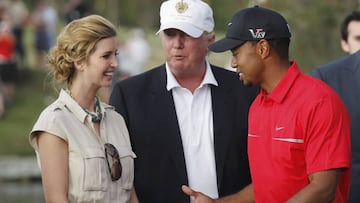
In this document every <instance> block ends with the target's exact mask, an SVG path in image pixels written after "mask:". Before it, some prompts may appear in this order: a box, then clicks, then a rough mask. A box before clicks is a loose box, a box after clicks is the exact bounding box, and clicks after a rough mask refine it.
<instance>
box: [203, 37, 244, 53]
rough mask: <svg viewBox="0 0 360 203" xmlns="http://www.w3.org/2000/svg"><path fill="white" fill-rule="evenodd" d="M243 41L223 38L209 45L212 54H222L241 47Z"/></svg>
mask: <svg viewBox="0 0 360 203" xmlns="http://www.w3.org/2000/svg"><path fill="white" fill-rule="evenodd" d="M244 42H245V41H244V40H239V39H231V38H223V39H220V40H218V41H217V42H214V43H212V44H210V45H209V49H210V51H212V52H217V53H218V52H224V51H228V50H231V49H234V48H236V47H238V46H240V45H242V44H243V43H244Z"/></svg>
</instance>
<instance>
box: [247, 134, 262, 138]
mask: <svg viewBox="0 0 360 203" xmlns="http://www.w3.org/2000/svg"><path fill="white" fill-rule="evenodd" d="M248 137H260V136H259V135H254V134H248Z"/></svg>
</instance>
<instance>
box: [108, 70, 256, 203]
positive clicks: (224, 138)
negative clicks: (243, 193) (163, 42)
mask: <svg viewBox="0 0 360 203" xmlns="http://www.w3.org/2000/svg"><path fill="white" fill-rule="evenodd" d="M211 69H212V71H213V73H214V76H215V78H216V80H217V82H218V84H219V86H211V95H212V109H213V120H214V121H213V122H214V123H213V126H214V150H215V162H216V171H217V183H218V192H219V196H225V195H229V194H233V193H236V192H238V191H239V190H241V189H242V188H243V187H244V186H246V185H248V184H249V183H250V182H251V179H250V171H249V165H248V158H247V129H248V127H247V125H248V123H247V117H248V110H249V106H250V104H251V102H252V101H253V99H254V98H255V96H256V95H257V93H258V89H257V88H249V87H245V86H244V85H243V84H242V82H241V81H239V78H238V76H237V74H236V73H234V72H232V71H229V70H225V69H223V68H219V67H215V66H211ZM166 82H167V79H166V70H165V65H164V64H163V65H161V66H159V67H157V68H154V69H152V70H150V71H147V72H145V73H143V74H140V75H137V76H133V77H131V78H128V79H126V80H123V81H120V82H118V83H117V84H116V85H115V86H114V89H113V91H112V94H111V97H110V104H111V105H113V106H114V107H115V109H116V111H118V112H119V113H120V114H122V116H123V117H124V119H125V121H126V124H127V127H128V130H129V134H130V139H131V142H132V146H133V150H134V152H135V154H136V155H137V158H136V159H135V189H136V192H137V195H138V198H139V201H140V202H142V203H147V202H149V203H154V202H156V203H169V202H171V203H183V202H184V203H185V202H186V203H189V202H190V199H189V197H188V196H186V195H185V194H184V193H183V192H182V190H181V185H183V184H185V185H188V181H187V173H186V165H185V159H184V152H183V146H182V142H181V136H180V129H179V125H178V121H177V116H176V111H175V105H174V102H173V97H172V93H171V91H167V89H166Z"/></svg>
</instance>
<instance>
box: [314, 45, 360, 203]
mask: <svg viewBox="0 0 360 203" xmlns="http://www.w3.org/2000/svg"><path fill="white" fill-rule="evenodd" d="M311 75H313V76H315V77H317V78H319V79H321V80H323V81H324V82H326V83H327V84H328V85H330V86H331V87H332V88H333V89H334V90H335V91H336V92H337V93H338V94H339V95H340V97H341V98H342V100H343V102H344V103H345V105H346V107H347V110H348V112H349V115H350V123H351V148H352V177H351V186H350V199H349V202H351V203H359V202H360V51H358V52H356V53H354V54H352V55H348V56H345V57H342V58H340V59H337V60H335V61H332V62H330V63H328V64H325V65H322V66H320V67H319V68H316V69H314V70H313V72H312V73H311Z"/></svg>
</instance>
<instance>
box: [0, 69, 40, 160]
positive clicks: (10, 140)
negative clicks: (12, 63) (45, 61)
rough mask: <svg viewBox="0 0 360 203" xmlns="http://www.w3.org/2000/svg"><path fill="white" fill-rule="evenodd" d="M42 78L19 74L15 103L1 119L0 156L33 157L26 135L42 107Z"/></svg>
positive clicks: (32, 73) (36, 74)
mask: <svg viewBox="0 0 360 203" xmlns="http://www.w3.org/2000/svg"><path fill="white" fill-rule="evenodd" d="M44 78H45V73H43V72H42V71H34V70H22V71H20V79H19V83H18V84H17V85H16V95H15V99H14V102H13V104H12V105H11V106H9V107H8V108H7V109H6V112H5V115H4V117H3V118H1V119H0V155H2V156H3V155H19V156H25V155H32V154H34V150H33V149H32V148H31V146H30V144H29V141H28V134H29V132H30V130H31V129H32V126H33V124H34V123H35V121H36V119H37V117H38V116H39V113H40V112H41V111H42V109H43V108H44V107H45V102H44V98H45V97H46V95H47V93H46V91H45V88H44Z"/></svg>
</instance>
